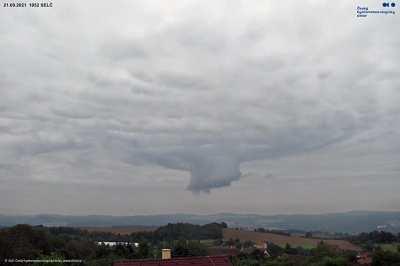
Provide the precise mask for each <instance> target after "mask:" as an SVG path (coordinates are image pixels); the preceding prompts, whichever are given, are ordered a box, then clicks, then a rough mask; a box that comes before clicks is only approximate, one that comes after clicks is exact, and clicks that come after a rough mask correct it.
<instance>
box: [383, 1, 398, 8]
mask: <svg viewBox="0 0 400 266" xmlns="http://www.w3.org/2000/svg"><path fill="white" fill-rule="evenodd" d="M382 6H383V7H396V3H388V2H383V3H382Z"/></svg>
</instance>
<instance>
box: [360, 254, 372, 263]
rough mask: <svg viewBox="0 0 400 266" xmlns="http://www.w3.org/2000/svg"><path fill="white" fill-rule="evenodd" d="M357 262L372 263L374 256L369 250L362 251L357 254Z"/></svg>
mask: <svg viewBox="0 0 400 266" xmlns="http://www.w3.org/2000/svg"><path fill="white" fill-rule="evenodd" d="M357 263H358V264H359V265H372V257H371V254H370V253H368V252H364V253H361V254H359V255H358V256H357Z"/></svg>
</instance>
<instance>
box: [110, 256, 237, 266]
mask: <svg viewBox="0 0 400 266" xmlns="http://www.w3.org/2000/svg"><path fill="white" fill-rule="evenodd" d="M113 266H232V263H231V261H230V260H229V257H228V256H207V257H184V258H183V257H182V258H173V259H167V260H125V261H117V262H114V265H113Z"/></svg>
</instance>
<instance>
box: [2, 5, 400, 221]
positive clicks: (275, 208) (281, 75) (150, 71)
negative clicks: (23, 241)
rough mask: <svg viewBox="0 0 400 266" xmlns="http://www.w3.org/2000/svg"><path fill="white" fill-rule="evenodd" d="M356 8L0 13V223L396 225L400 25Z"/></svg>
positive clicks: (101, 8) (87, 8) (95, 8)
mask: <svg viewBox="0 0 400 266" xmlns="http://www.w3.org/2000/svg"><path fill="white" fill-rule="evenodd" d="M114 2H115V3H114ZM167 2H168V3H167ZM215 2H216V3H215ZM362 2H363V3H364V4H368V3H369V4H370V5H371V6H375V5H376V1H362ZM356 4H357V3H356V2H354V1H347V0H343V1H335V2H334V3H333V2H331V1H311V0H310V1H294V0H293V1H283V2H282V1H279V3H278V2H277V1H258V2H257V1H252V2H251V3H250V2H248V1H247V2H244V1H243V2H241V1H186V0H185V1H122V0H120V1H113V2H112V3H111V2H110V1H85V3H82V1H55V2H54V7H53V8H51V9H30V8H25V9H5V8H1V9H0V57H1V60H0V93H1V98H0V212H2V213H37V212H53V213H81V214H85V213H108V214H125V215H126V214H136V213H160V212H163V213H166V212H198V213H205V212H228V211H234V212H259V213H288V212H326V211H341V210H350V209H380V210H400V205H399V204H400V196H399V193H398V189H399V188H400V166H399V165H400V138H399V133H400V63H399V62H400V52H399V47H400V34H399V30H398V25H400V24H399V22H400V17H399V15H394V16H370V17H368V18H363V19H360V18H356V17H355V7H356ZM203 192H205V193H203ZM208 192H209V193H208Z"/></svg>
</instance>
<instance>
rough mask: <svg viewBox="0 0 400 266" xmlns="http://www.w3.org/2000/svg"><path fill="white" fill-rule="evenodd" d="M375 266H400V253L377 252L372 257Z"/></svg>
mask: <svg viewBox="0 0 400 266" xmlns="http://www.w3.org/2000/svg"><path fill="white" fill-rule="evenodd" d="M372 265H373V266H400V253H398V252H392V251H387V250H386V251H385V250H376V251H375V252H374V254H373V257H372Z"/></svg>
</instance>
